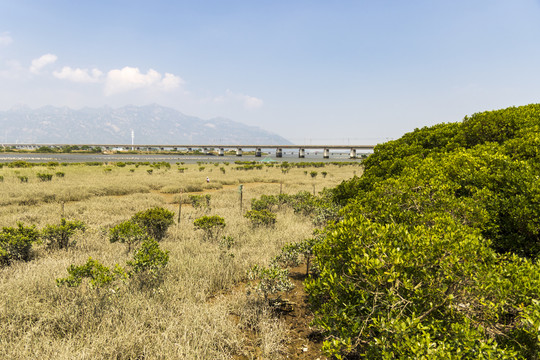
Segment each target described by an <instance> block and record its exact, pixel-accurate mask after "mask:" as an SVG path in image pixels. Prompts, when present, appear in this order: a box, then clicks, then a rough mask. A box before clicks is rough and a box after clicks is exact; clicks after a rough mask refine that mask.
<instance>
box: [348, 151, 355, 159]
mask: <svg viewBox="0 0 540 360" xmlns="http://www.w3.org/2000/svg"><path fill="white" fill-rule="evenodd" d="M349 158H351V159H356V149H351V152H350V153H349Z"/></svg>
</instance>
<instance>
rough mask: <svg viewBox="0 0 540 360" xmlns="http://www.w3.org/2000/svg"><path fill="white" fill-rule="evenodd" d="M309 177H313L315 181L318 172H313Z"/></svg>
mask: <svg viewBox="0 0 540 360" xmlns="http://www.w3.org/2000/svg"><path fill="white" fill-rule="evenodd" d="M309 175H311V177H312V178H313V179H315V178H316V177H317V175H318V172H316V171H312V172H310V173H309Z"/></svg>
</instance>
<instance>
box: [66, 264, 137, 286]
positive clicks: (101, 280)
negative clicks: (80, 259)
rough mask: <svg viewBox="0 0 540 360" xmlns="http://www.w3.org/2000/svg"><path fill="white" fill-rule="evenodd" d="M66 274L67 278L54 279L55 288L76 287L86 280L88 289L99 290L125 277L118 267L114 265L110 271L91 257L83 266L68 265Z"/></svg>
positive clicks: (122, 270) (124, 273)
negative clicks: (63, 286) (87, 280)
mask: <svg viewBox="0 0 540 360" xmlns="http://www.w3.org/2000/svg"><path fill="white" fill-rule="evenodd" d="M67 272H68V274H69V276H68V277H66V278H58V279H56V285H57V286H62V285H65V286H68V287H78V286H80V285H81V284H82V282H83V281H84V279H86V278H87V279H89V286H90V288H101V287H105V286H109V285H111V284H112V283H113V282H114V281H115V280H117V279H125V278H126V277H127V274H126V272H125V270H124V269H122V268H121V267H120V266H118V265H115V267H114V268H113V269H112V270H111V269H110V268H108V267H106V266H104V265H103V264H101V263H100V262H99V261H97V260H94V259H92V258H91V257H90V258H88V261H87V262H86V263H85V264H84V265H79V266H77V265H70V266H69V267H68V268H67Z"/></svg>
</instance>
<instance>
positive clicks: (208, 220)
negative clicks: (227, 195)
mask: <svg viewBox="0 0 540 360" xmlns="http://www.w3.org/2000/svg"><path fill="white" fill-rule="evenodd" d="M193 225H194V226H195V229H197V230H203V231H204V239H205V240H215V239H217V237H218V235H219V233H220V232H221V230H222V229H223V228H224V227H225V219H223V218H222V217H221V216H218V215H213V216H203V217H200V218H198V219H196V220H195V221H194V222H193Z"/></svg>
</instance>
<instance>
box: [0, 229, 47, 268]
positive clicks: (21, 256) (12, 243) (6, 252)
mask: <svg viewBox="0 0 540 360" xmlns="http://www.w3.org/2000/svg"><path fill="white" fill-rule="evenodd" d="M38 240H39V231H37V230H36V228H35V226H30V227H25V226H24V225H23V224H22V223H18V224H17V227H16V228H12V227H4V228H2V231H0V266H5V265H9V264H10V263H11V262H12V261H16V260H17V261H20V260H22V261H28V260H30V258H31V249H32V244H33V243H35V242H36V241H38Z"/></svg>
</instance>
